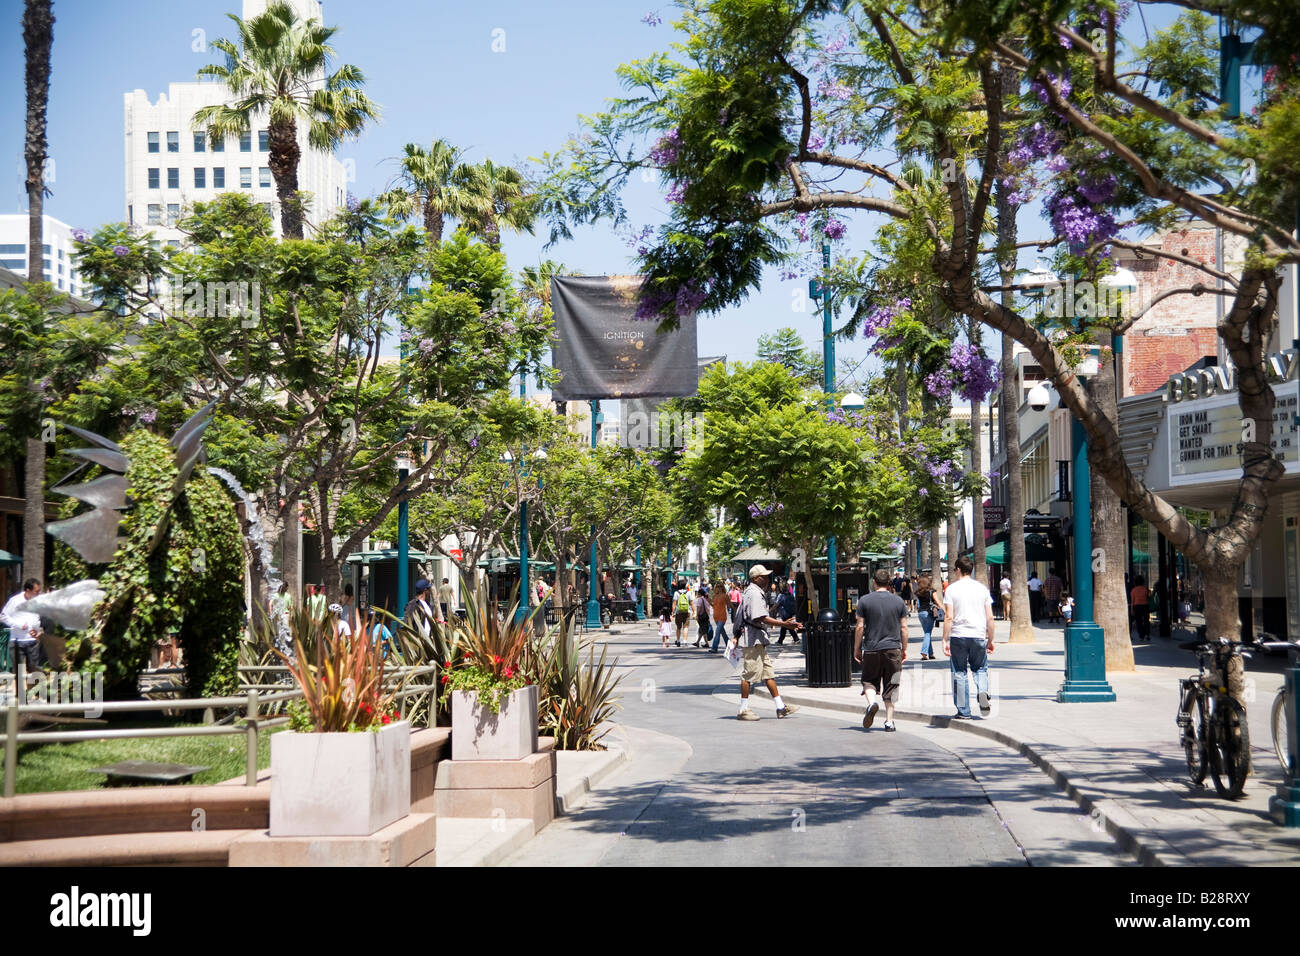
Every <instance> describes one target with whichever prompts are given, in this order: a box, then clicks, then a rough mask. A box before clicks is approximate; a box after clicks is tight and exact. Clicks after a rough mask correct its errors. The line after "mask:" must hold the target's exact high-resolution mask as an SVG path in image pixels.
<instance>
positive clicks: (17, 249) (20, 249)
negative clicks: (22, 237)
mask: <svg viewBox="0 0 1300 956" xmlns="http://www.w3.org/2000/svg"><path fill="white" fill-rule="evenodd" d="M15 254H17V255H20V256H25V255H27V244H26V243H24V242H6V243H0V256H12V255H15Z"/></svg>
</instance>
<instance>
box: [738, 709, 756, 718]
mask: <svg viewBox="0 0 1300 956" xmlns="http://www.w3.org/2000/svg"><path fill="white" fill-rule="evenodd" d="M736 719H737V720H758V714H756V713H754V712H753V711H752V710H750V709H749V708H748V707H746V708H745V709H744V710H742V711H741V712H740V713H738V714H737V715H736Z"/></svg>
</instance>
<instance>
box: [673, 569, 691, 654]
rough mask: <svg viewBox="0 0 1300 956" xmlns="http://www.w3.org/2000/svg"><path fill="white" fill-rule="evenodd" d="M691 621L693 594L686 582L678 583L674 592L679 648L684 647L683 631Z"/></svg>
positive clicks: (674, 617)
mask: <svg viewBox="0 0 1300 956" xmlns="http://www.w3.org/2000/svg"><path fill="white" fill-rule="evenodd" d="M690 621H691V592H690V589H689V588H688V587H687V586H686V581H685V580H680V581H678V582H677V590H676V591H674V592H673V624H674V626H676V628H677V646H678V647H681V646H682V631H684V630H686V625H688V624H689V623H690Z"/></svg>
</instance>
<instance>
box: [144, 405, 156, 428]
mask: <svg viewBox="0 0 1300 956" xmlns="http://www.w3.org/2000/svg"><path fill="white" fill-rule="evenodd" d="M157 420H158V410H157V409H156V408H150V409H148V410H146V411H143V412H141V413H140V421H141V422H143V423H144V424H145V425H152V424H153V423H154V422H156V421H157Z"/></svg>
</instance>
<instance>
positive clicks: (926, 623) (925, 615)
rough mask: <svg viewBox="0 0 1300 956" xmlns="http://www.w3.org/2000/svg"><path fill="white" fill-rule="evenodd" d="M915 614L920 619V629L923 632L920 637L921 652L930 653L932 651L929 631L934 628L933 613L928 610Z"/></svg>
mask: <svg viewBox="0 0 1300 956" xmlns="http://www.w3.org/2000/svg"><path fill="white" fill-rule="evenodd" d="M916 616H917V617H918V618H920V619H921V630H922V631H923V632H924V633H925V636H924V637H923V638H921V653H922V654H930V653H932V652H933V651H932V647H931V644H930V632H931V631H933V630H934V615H933V614H931V613H930V612H929V611H922V612H921V613H919V614H918V615H916Z"/></svg>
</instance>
